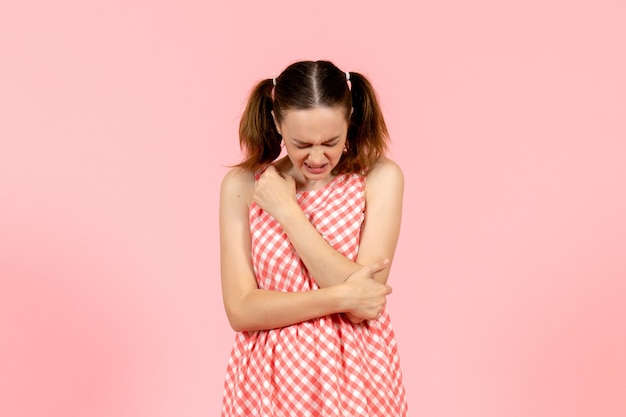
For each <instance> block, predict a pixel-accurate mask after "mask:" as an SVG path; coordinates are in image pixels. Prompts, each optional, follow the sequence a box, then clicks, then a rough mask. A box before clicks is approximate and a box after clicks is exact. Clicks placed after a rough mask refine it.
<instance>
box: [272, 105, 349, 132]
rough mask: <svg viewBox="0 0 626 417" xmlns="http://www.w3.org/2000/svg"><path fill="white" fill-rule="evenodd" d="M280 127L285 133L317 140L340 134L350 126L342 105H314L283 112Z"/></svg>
mask: <svg viewBox="0 0 626 417" xmlns="http://www.w3.org/2000/svg"><path fill="white" fill-rule="evenodd" d="M282 115H283V120H282V121H281V123H280V127H281V129H282V130H283V135H285V134H288V135H289V136H291V137H293V138H296V139H300V140H315V139H324V138H329V137H336V136H340V135H342V134H343V133H344V131H346V130H347V128H348V121H347V120H346V112H345V109H343V108H342V107H314V108H312V109H304V110H302V109H291V110H285V111H284V112H283V114H282Z"/></svg>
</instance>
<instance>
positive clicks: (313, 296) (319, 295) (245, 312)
mask: <svg viewBox="0 0 626 417" xmlns="http://www.w3.org/2000/svg"><path fill="white" fill-rule="evenodd" d="M233 304H234V305H232V306H231V308H228V306H227V315H228V320H229V322H230V324H231V326H232V328H233V329H234V330H235V331H253V330H267V329H273V328H278V327H285V326H289V325H292V324H296V323H300V322H303V321H307V320H311V319H315V318H319V317H323V316H327V315H330V314H334V313H341V312H344V311H346V310H347V306H348V302H347V300H346V297H345V296H344V295H342V291H341V288H339V287H330V288H322V289H319V290H312V291H302V292H282V291H269V290H261V289H255V290H252V291H250V292H249V293H248V294H246V295H245V296H244V297H242V298H241V299H240V300H239V301H238V302H236V303H233Z"/></svg>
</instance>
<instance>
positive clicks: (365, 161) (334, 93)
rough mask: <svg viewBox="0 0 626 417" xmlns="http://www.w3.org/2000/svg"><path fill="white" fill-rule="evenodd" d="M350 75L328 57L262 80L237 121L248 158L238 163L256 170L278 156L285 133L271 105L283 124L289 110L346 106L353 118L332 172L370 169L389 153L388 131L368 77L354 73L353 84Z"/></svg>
mask: <svg viewBox="0 0 626 417" xmlns="http://www.w3.org/2000/svg"><path fill="white" fill-rule="evenodd" d="M347 75H348V74H346V73H345V72H343V71H341V70H340V69H339V68H337V67H336V66H335V65H334V64H333V63H331V62H329V61H302V62H296V63H294V64H292V65H290V66H289V67H287V68H286V69H285V70H284V71H283V72H282V73H281V74H280V75H279V76H278V77H277V78H275V79H274V80H272V79H267V80H263V81H261V82H259V83H258V84H257V85H256V87H255V88H254V89H253V90H252V93H251V94H250V98H249V99H248V104H247V106H246V109H245V111H244V113H243V116H242V117H241V123H240V124H239V143H240V145H241V148H242V150H243V151H244V160H243V161H242V162H241V163H240V164H238V166H240V167H243V168H248V169H251V170H254V171H256V170H258V169H259V168H261V167H263V166H264V165H267V164H269V163H271V162H273V161H274V160H275V159H276V158H278V156H279V155H280V151H281V147H280V141H281V136H280V134H279V133H278V131H277V130H276V126H275V124H274V120H273V117H272V110H273V111H274V115H275V117H276V121H277V122H278V123H280V122H281V120H282V118H283V116H284V113H283V112H284V111H286V110H290V109H300V110H301V109H310V108H314V107H343V108H344V109H345V112H346V120H348V121H349V127H348V135H347V140H346V152H345V153H344V155H343V156H342V157H341V160H340V161H339V164H338V165H337V166H336V167H335V170H334V172H335V173H336V174H340V173H352V172H366V171H367V170H368V169H369V168H370V167H371V166H372V164H373V163H374V162H376V160H377V159H378V158H380V157H381V156H383V155H384V154H385V151H386V150H387V141H388V139H389V134H388V132H387V126H386V125H385V119H384V118H383V114H382V112H381V110H380V105H379V104H378V99H377V97H376V93H375V91H374V88H373V87H372V85H371V84H370V82H369V81H368V80H367V78H365V77H364V76H363V75H361V74H359V73H357V72H350V73H349V78H350V81H349V83H350V85H349V84H348V81H346V79H347ZM350 87H351V88H350ZM352 109H354V110H352ZM351 112H352V114H350V113H351Z"/></svg>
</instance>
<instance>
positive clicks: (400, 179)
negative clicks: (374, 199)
mask: <svg viewBox="0 0 626 417" xmlns="http://www.w3.org/2000/svg"><path fill="white" fill-rule="evenodd" d="M365 184H366V190H367V189H370V190H372V189H376V190H377V191H378V190H384V189H386V188H389V187H390V188H400V189H402V188H404V174H403V173H402V169H401V168H400V166H399V165H398V164H397V163H395V162H394V161H392V160H391V159H389V158H385V157H382V158H380V159H378V161H376V163H375V164H374V166H373V167H372V168H371V169H370V171H369V172H368V174H367V177H366V179H365Z"/></svg>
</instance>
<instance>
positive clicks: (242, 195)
mask: <svg viewBox="0 0 626 417" xmlns="http://www.w3.org/2000/svg"><path fill="white" fill-rule="evenodd" d="M253 192H254V173H253V172H252V171H249V170H247V169H243V168H239V167H235V168H232V169H231V170H230V171H228V172H227V173H226V175H224V179H223V180H222V187H221V191H220V198H221V200H222V201H224V200H230V201H243V202H246V204H249V203H250V201H251V200H252V194H253Z"/></svg>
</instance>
